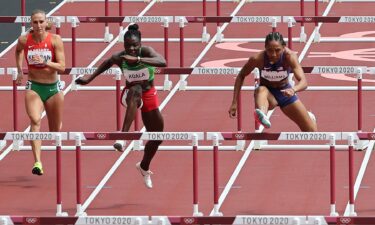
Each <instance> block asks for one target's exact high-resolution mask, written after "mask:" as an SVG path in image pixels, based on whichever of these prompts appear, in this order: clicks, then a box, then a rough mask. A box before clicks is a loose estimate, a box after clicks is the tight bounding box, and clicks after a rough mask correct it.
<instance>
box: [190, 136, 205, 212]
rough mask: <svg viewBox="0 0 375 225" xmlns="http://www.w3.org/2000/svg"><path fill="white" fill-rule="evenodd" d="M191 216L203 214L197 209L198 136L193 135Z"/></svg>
mask: <svg viewBox="0 0 375 225" xmlns="http://www.w3.org/2000/svg"><path fill="white" fill-rule="evenodd" d="M192 145H193V216H203V213H202V212H199V209H198V196H199V195H198V136H197V135H196V134H194V135H193V140H192Z"/></svg>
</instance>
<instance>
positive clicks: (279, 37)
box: [265, 32, 286, 46]
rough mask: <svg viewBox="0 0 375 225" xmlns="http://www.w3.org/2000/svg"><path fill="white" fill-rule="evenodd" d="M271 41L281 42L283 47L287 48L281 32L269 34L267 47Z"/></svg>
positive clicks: (266, 42)
mask: <svg viewBox="0 0 375 225" xmlns="http://www.w3.org/2000/svg"><path fill="white" fill-rule="evenodd" d="M271 41H278V42H280V44H281V45H282V46H286V43H285V41H284V38H283V35H282V34H280V33H279V32H271V33H269V34H267V36H266V41H265V45H267V44H268V43H270V42H271Z"/></svg>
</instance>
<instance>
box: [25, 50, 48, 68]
mask: <svg viewBox="0 0 375 225" xmlns="http://www.w3.org/2000/svg"><path fill="white" fill-rule="evenodd" d="M37 55H39V56H40V57H42V58H43V59H44V62H47V61H51V60H52V52H51V51H50V50H49V49H48V48H47V49H33V50H29V51H28V52H27V61H28V62H29V65H38V64H39V63H37V62H35V57H36V56H37Z"/></svg>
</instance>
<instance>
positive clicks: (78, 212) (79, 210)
mask: <svg viewBox="0 0 375 225" xmlns="http://www.w3.org/2000/svg"><path fill="white" fill-rule="evenodd" d="M75 216H77V217H79V216H87V213H86V212H84V211H83V210H82V205H81V204H77V212H76V214H75Z"/></svg>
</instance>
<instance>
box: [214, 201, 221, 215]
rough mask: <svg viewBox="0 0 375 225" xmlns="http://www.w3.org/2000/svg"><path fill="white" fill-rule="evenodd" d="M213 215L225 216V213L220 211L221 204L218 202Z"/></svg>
mask: <svg viewBox="0 0 375 225" xmlns="http://www.w3.org/2000/svg"><path fill="white" fill-rule="evenodd" d="M212 216H223V213H222V212H219V206H218V205H217V204H215V205H214V211H213V213H212Z"/></svg>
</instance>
